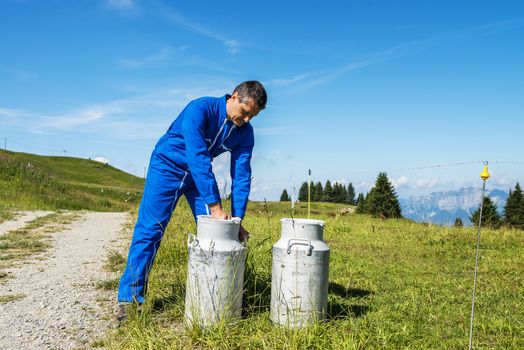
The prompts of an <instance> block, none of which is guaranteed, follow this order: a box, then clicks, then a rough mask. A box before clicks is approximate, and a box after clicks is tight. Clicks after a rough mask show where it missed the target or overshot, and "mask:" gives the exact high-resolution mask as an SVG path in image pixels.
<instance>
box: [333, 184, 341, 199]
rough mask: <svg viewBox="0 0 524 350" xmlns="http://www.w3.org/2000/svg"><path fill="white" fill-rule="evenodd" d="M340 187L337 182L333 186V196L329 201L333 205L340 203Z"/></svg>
mask: <svg viewBox="0 0 524 350" xmlns="http://www.w3.org/2000/svg"><path fill="white" fill-rule="evenodd" d="M341 188H342V186H341V185H340V184H339V183H338V182H335V183H334V184H333V196H332V198H331V201H332V202H333V203H340V202H339V201H340V197H341V196H342V190H341Z"/></svg>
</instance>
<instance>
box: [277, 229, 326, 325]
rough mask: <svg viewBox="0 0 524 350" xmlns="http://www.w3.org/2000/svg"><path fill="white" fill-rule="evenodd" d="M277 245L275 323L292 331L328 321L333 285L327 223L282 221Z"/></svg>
mask: <svg viewBox="0 0 524 350" xmlns="http://www.w3.org/2000/svg"><path fill="white" fill-rule="evenodd" d="M281 223H282V234H281V237H280V240H278V241H277V242H276V243H275V244H274V245H273V269H272V278H271V311H270V317H271V320H272V321H273V322H274V323H276V324H280V325H285V326H288V327H290V328H298V327H303V326H306V325H308V324H311V323H314V322H315V321H320V320H324V319H325V318H326V311H327V296H328V285H329V247H328V246H327V245H326V243H324V240H323V233H324V232H323V231H324V221H320V220H309V219H282V220H281Z"/></svg>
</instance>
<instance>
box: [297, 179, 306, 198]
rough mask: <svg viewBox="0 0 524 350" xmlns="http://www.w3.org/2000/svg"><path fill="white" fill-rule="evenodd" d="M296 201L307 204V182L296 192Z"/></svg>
mask: <svg viewBox="0 0 524 350" xmlns="http://www.w3.org/2000/svg"><path fill="white" fill-rule="evenodd" d="M298 200H299V201H301V202H307V182H304V183H303V184H302V186H300V190H298Z"/></svg>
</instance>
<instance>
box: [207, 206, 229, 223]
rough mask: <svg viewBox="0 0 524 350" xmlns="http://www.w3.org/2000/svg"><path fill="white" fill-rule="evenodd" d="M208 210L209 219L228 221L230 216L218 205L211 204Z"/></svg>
mask: <svg viewBox="0 0 524 350" xmlns="http://www.w3.org/2000/svg"><path fill="white" fill-rule="evenodd" d="M209 210H210V211H211V219H222V220H229V219H231V216H230V215H229V214H228V213H227V212H226V211H225V210H224V209H222V206H221V205H220V203H213V204H210V205H209Z"/></svg>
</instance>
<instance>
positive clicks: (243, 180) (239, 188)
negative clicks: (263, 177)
mask: <svg viewBox="0 0 524 350" xmlns="http://www.w3.org/2000/svg"><path fill="white" fill-rule="evenodd" d="M248 130H249V132H248V133H247V135H246V137H244V139H243V140H242V142H241V143H240V146H239V147H237V148H236V149H235V150H233V151H232V152H231V170H230V171H231V179H232V184H231V214H232V216H236V217H239V218H244V214H245V212H246V207H247V201H248V198H249V192H250V191H251V156H252V154H253V147H254V145H255V138H254V136H253V129H252V128H251V127H250V128H249V129H248Z"/></svg>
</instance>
